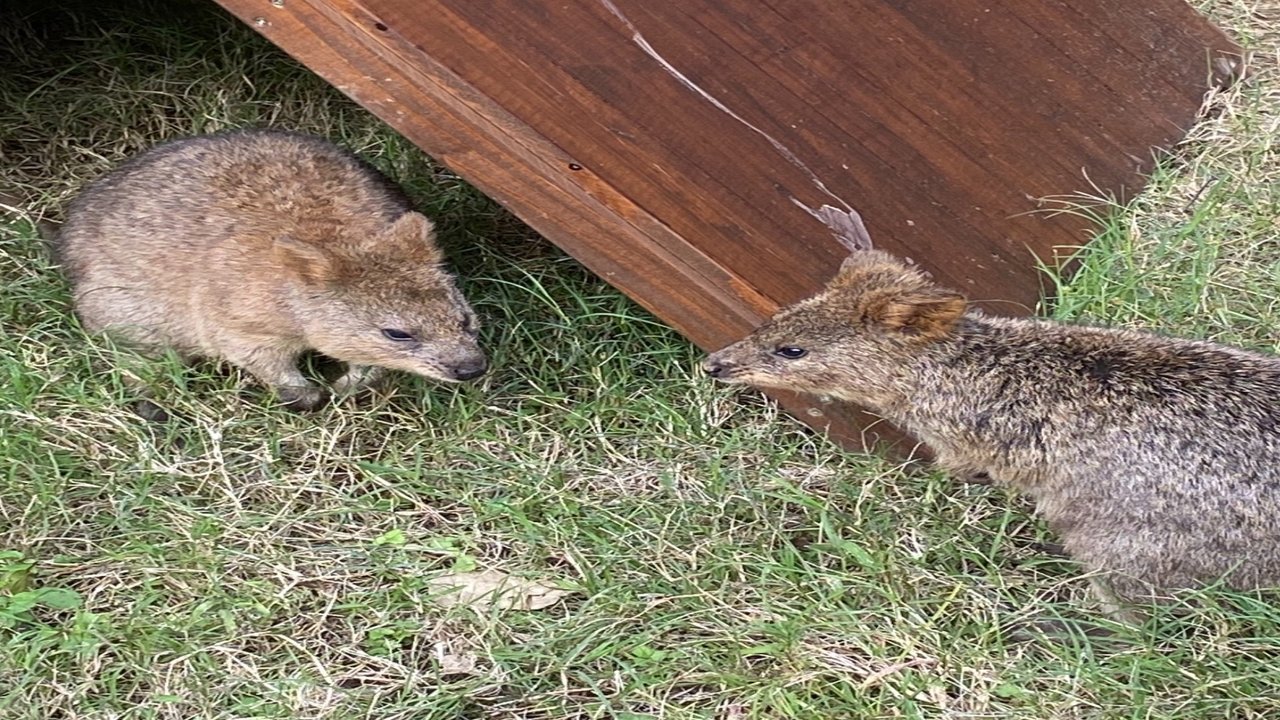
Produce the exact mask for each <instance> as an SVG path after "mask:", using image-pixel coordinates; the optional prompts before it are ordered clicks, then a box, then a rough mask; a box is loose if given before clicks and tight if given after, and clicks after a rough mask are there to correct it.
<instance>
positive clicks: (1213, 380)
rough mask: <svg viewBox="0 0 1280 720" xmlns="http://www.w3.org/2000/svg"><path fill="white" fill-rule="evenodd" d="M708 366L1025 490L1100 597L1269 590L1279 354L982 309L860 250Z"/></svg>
mask: <svg viewBox="0 0 1280 720" xmlns="http://www.w3.org/2000/svg"><path fill="white" fill-rule="evenodd" d="M780 347H795V348H803V349H804V350H806V351H807V354H806V355H804V356H803V357H800V358H798V359H786V358H783V357H780V356H779V355H778V354H777V352H776V351H777V349H778V348H780ZM706 370H707V371H708V372H709V373H710V374H711V375H713V376H715V377H717V378H719V379H721V380H725V381H727V382H734V383H750V384H753V385H759V386H764V387H773V388H784V389H789V390H797V391H801V392H807V393H813V394H819V395H826V396H831V397H835V398H839V399H843V400H848V401H852V402H855V403H860V404H862V405H864V406H866V407H868V408H870V409H871V410H873V411H875V412H877V413H879V414H880V415H882V416H883V417H885V418H887V419H889V420H891V421H893V422H895V423H897V424H899V425H901V426H902V427H904V428H906V429H907V430H909V431H911V432H912V433H914V434H915V435H916V436H918V437H919V438H920V439H921V440H923V441H924V442H925V443H927V444H928V445H929V446H930V447H931V448H932V449H933V450H934V451H935V452H936V454H937V461H938V463H939V464H940V465H942V466H943V467H944V468H946V469H948V470H950V471H951V472H953V473H956V474H958V475H962V476H969V475H974V474H979V473H985V474H987V475H989V476H990V477H991V478H992V479H993V480H994V481H995V482H997V483H1001V484H1004V485H1008V486H1012V487H1014V488H1017V489H1019V490H1021V491H1023V492H1025V493H1028V494H1030V496H1031V497H1033V498H1034V499H1035V501H1036V503H1037V508H1038V511H1039V512H1040V513H1041V514H1042V515H1043V516H1044V517H1045V518H1046V520H1047V522H1048V523H1049V525H1050V527H1051V528H1052V529H1054V530H1055V531H1056V532H1058V533H1059V534H1060V535H1061V537H1062V539H1063V541H1064V546H1065V548H1066V550H1067V552H1068V553H1069V554H1070V555H1071V556H1073V557H1074V558H1076V559H1077V560H1078V561H1080V562H1081V563H1082V564H1083V565H1084V566H1085V567H1086V568H1087V569H1088V570H1089V571H1091V572H1094V573H1097V575H1096V580H1095V588H1096V590H1097V591H1098V593H1099V595H1101V596H1102V597H1103V598H1104V599H1106V600H1107V601H1108V602H1111V601H1115V600H1119V601H1138V602H1145V601H1149V600H1151V599H1155V598H1159V597H1162V596H1163V595H1165V594H1167V592H1168V591H1171V590H1177V589H1182V588H1192V587H1197V586H1202V585H1205V584H1210V583H1214V582H1217V581H1219V580H1222V581H1224V584H1225V585H1226V586H1227V587H1231V588H1235V589H1257V588H1271V587H1276V586H1280V523H1278V522H1277V521H1276V518H1277V515H1278V514H1280V358H1276V357H1273V356H1270V355H1265V354H1261V353H1256V352H1248V351H1245V350H1240V349H1236V348H1231V347H1225V346H1222V345H1218V344H1214V343H1209V342H1202V341H1196V340H1184V339H1177V338H1169V337H1163V336H1158V335H1154V334H1150V333H1144V332H1138V331H1133V330H1121V329H1106V328H1096V327H1084V326H1073V325H1065V324H1060V323H1053V322H1049V321H1045V320H1036V319H1013V318H998V317H990V316H987V315H984V314H982V313H981V312H979V311H977V310H974V309H967V308H966V305H965V302H964V300H963V298H962V297H961V296H960V295H959V294H958V293H955V292H952V291H950V290H947V289H945V288H941V287H938V286H936V285H934V284H933V283H932V282H931V281H929V280H928V279H927V278H926V277H925V276H924V275H923V274H922V273H920V272H919V271H917V270H916V269H914V268H912V267H910V266H908V265H906V264H904V263H902V262H900V261H898V260H896V259H895V258H893V257H892V256H890V255H888V254H885V253H883V252H878V251H868V252H859V253H855V254H854V255H852V256H851V257H850V258H849V260H847V261H846V263H845V264H844V266H843V267H842V268H841V271H840V273H839V275H838V276H837V277H836V278H835V279H833V280H832V281H831V282H830V284H829V285H828V286H827V288H826V289H825V290H824V291H823V292H822V293H820V294H818V295H817V296H815V297H813V298H811V299H809V300H806V301H803V302H801V303H798V304H797V305H795V306H793V307H790V308H786V309H784V310H782V311H780V312H779V313H778V314H777V315H776V316H775V317H774V318H773V319H771V320H770V321H769V322H767V323H766V324H765V325H764V326H763V327H761V328H759V329H758V330H756V331H755V332H754V333H752V334H751V335H750V336H749V337H747V338H746V339H744V340H742V341H740V342H738V343H736V344H734V345H731V346H729V347H727V348H724V349H723V350H720V351H718V352H716V353H713V354H712V355H711V356H710V357H709V358H708V359H707V361H706Z"/></svg>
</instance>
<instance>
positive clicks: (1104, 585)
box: [1089, 577, 1150, 627]
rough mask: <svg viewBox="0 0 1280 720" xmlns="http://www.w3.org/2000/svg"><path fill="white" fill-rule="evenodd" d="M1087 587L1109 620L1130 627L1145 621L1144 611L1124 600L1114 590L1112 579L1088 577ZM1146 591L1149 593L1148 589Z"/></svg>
mask: <svg viewBox="0 0 1280 720" xmlns="http://www.w3.org/2000/svg"><path fill="white" fill-rule="evenodd" d="M1089 589H1090V590H1091V591H1092V592H1093V596H1094V597H1095V598H1097V599H1098V602H1100V603H1101V604H1102V612H1103V614H1105V615H1106V616H1107V617H1108V618H1110V619H1111V620H1114V621H1115V622H1118V623H1123V624H1125V625H1129V626H1131V627H1137V626H1139V625H1141V624H1143V623H1145V622H1146V621H1147V619H1148V617H1149V616H1148V614H1147V613H1146V612H1143V611H1142V610H1140V609H1139V608H1138V607H1137V606H1135V605H1133V604H1132V603H1129V602H1126V601H1125V599H1124V598H1123V597H1122V596H1121V595H1120V593H1117V592H1116V589H1115V586H1114V581H1112V580H1108V579H1106V578H1100V577H1095V578H1092V579H1090V581H1089ZM1146 592H1147V593H1148V594H1150V590H1149V589H1148V590H1147V591H1146Z"/></svg>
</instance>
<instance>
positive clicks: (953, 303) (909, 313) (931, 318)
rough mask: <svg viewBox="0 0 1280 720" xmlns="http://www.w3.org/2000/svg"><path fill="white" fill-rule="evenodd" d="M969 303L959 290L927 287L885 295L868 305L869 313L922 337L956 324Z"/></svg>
mask: <svg viewBox="0 0 1280 720" xmlns="http://www.w3.org/2000/svg"><path fill="white" fill-rule="evenodd" d="M968 306H969V303H968V301H966V300H965V299H964V296H963V295H961V294H959V293H957V292H953V291H951V290H946V289H944V288H938V287H925V288H921V289H919V290H909V291H905V292H902V293H899V294H895V295H891V296H889V297H886V298H884V300H883V301H882V302H880V303H877V304H876V305H875V306H874V307H872V308H869V311H868V316H869V318H870V319H871V320H872V321H874V322H876V323H878V324H879V325H881V326H882V327H886V328H889V329H892V330H899V331H902V332H905V333H911V334H912V335H918V336H921V337H941V336H942V335H946V334H947V333H948V332H950V331H951V329H952V328H953V327H955V324H956V322H957V321H958V320H960V317H961V316H962V315H964V311H965V309H966V308H968Z"/></svg>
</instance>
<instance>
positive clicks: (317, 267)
mask: <svg viewBox="0 0 1280 720" xmlns="http://www.w3.org/2000/svg"><path fill="white" fill-rule="evenodd" d="M272 252H274V253H275V257H276V262H278V263H280V266H281V267H283V268H284V269H285V270H288V271H289V272H291V273H293V274H294V275H296V276H298V277H299V278H301V279H302V281H303V282H305V283H308V284H312V285H316V284H321V283H325V282H328V281H329V280H332V279H333V277H334V275H335V274H336V270H337V267H336V261H335V260H334V257H333V256H332V255H330V254H329V253H328V252H327V251H326V250H325V249H324V248H320V247H316V246H315V245H312V244H310V243H305V242H302V241H300V240H294V239H293V238H291V237H289V236H288V235H284V236H281V237H278V238H276V242H275V246H274V247H273V248H272Z"/></svg>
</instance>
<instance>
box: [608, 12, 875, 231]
mask: <svg viewBox="0 0 1280 720" xmlns="http://www.w3.org/2000/svg"><path fill="white" fill-rule="evenodd" d="M600 3H601V4H602V5H604V7H605V9H606V10H608V11H609V12H610V13H612V14H613V16H614V17H616V18H618V20H620V21H621V22H622V24H623V25H625V26H626V28H627V30H629V31H631V41H632V42H634V43H635V44H636V45H637V46H638V47H639V48H640V49H641V50H643V51H644V52H645V54H646V55H648V56H649V57H651V58H653V60H654V61H655V62H657V63H658V65H659V66H660V67H661V68H662V69H663V70H665V71H667V74H668V75H670V76H671V77H673V78H675V79H676V80H678V81H679V82H680V84H681V85H684V86H685V87H686V88H688V89H690V90H692V91H693V92H695V93H697V94H698V95H699V96H700V97H701V98H702V99H703V100H706V101H707V102H709V103H711V104H712V105H713V106H715V108H716V109H717V110H720V111H721V112H723V113H724V114H726V115H728V116H729V117H731V118H733V119H734V120H737V121H738V122H739V123H741V124H742V125H743V126H744V127H746V128H748V129H749V130H751V131H752V132H754V133H755V134H757V135H759V136H760V137H762V138H764V139H765V140H767V141H768V142H769V144H770V145H772V146H773V149H774V150H777V151H778V154H779V155H781V156H782V157H783V158H785V159H786V161H787V162H789V163H791V164H792V165H794V166H796V167H797V168H799V169H800V170H801V171H803V172H804V173H805V174H806V175H808V176H809V180H810V181H812V182H813V185H814V187H816V188H818V189H819V190H821V191H822V192H823V193H824V194H825V195H826V196H827V197H829V198H831V199H832V200H835V201H836V202H838V203H840V204H841V205H843V206H844V208H845V209H844V210H840V209H839V208H835V207H832V206H831V205H823V206H822V207H820V208H818V209H816V210H815V209H814V208H811V207H809V206H808V205H805V204H804V203H802V202H800V201H799V200H797V199H796V198H791V202H793V203H795V204H796V205H798V206H800V207H801V208H803V209H804V210H805V212H807V213H809V214H810V215H812V216H813V217H815V218H817V219H818V220H820V221H822V223H823V224H825V225H826V226H827V227H829V228H830V229H831V232H832V234H834V235H835V236H836V239H837V240H840V242H841V244H842V245H845V246H846V247H848V246H849V245H850V243H851V242H853V243H855V244H862V243H863V242H865V244H866V247H865V248H862V249H869V248H870V247H871V238H870V237H869V236H868V235H867V231H866V228H865V227H864V226H863V224H862V218H861V216H859V215H858V213H857V211H856V210H854V209H853V207H852V206H851V205H849V203H847V202H845V201H844V198H841V197H840V196H839V195H836V194H835V193H833V192H831V191H830V190H828V189H827V185H826V183H824V182H822V179H821V178H819V177H818V174H817V173H815V172H814V171H813V170H812V169H811V168H810V167H809V166H808V165H806V164H805V162H804V161H803V160H801V159H800V158H799V157H797V156H796V154H795V153H794V152H792V151H791V148H789V147H787V146H786V145H784V144H782V142H780V141H779V140H778V139H777V138H775V137H773V136H772V135H770V134H769V133H767V132H765V131H764V130H761V129H760V128H759V127H757V126H755V125H753V124H752V123H751V122H749V121H748V120H747V119H746V118H744V117H742V116H741V115H739V114H738V113H736V112H734V111H733V110H732V109H731V108H730V107H729V106H728V105H725V104H724V103H723V102H720V100H719V99H718V98H716V96H714V95H712V94H711V93H709V92H707V91H706V90H703V89H702V88H701V87H699V86H698V84H697V83H695V82H694V81H692V80H690V79H689V77H688V76H687V75H685V74H684V73H682V72H680V71H679V70H678V69H676V67H675V66H674V65H672V64H671V63H670V62H667V59H666V58H664V57H662V55H661V54H659V53H658V51H657V50H655V49H654V47H653V45H651V44H649V41H648V40H646V39H645V37H644V35H641V34H640V31H639V30H637V29H636V26H635V25H634V24H633V23H632V22H631V20H630V19H628V18H627V16H626V15H624V14H623V13H622V11H621V10H619V9H618V6H617V5H614V4H613V0H600ZM854 226H856V227H857V228H861V234H860V235H857V233H854V234H850V233H851V228H852V227H854ZM855 235H857V237H858V238H861V239H855ZM851 249H853V248H851Z"/></svg>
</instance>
